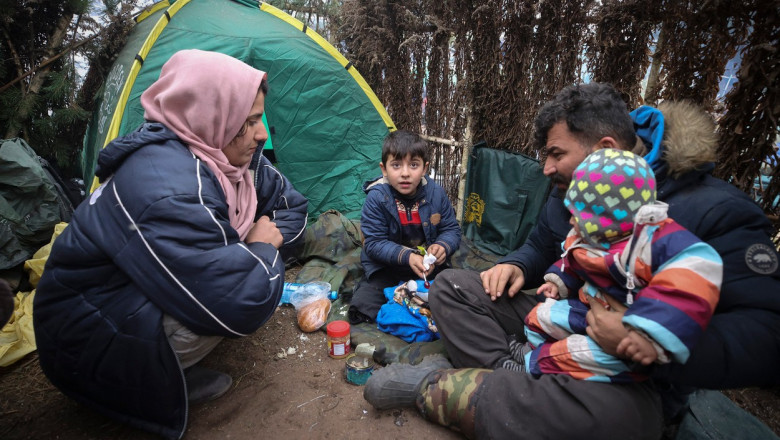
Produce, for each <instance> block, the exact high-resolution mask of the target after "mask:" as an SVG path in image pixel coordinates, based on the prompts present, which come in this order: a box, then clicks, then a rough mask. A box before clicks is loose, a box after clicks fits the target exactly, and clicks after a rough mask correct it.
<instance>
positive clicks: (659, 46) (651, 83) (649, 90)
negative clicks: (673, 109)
mask: <svg viewBox="0 0 780 440" xmlns="http://www.w3.org/2000/svg"><path fill="white" fill-rule="evenodd" d="M664 39H665V38H664V29H663V27H661V30H660V31H659V32H658V41H656V43H655V52H653V63H652V64H651V65H650V75H649V76H648V78H647V87H646V88H645V104H646V105H651V106H655V104H656V102H655V101H656V99H657V98H658V75H659V73H660V72H661V58H662V56H661V54H662V52H663V46H664Z"/></svg>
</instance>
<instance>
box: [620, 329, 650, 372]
mask: <svg viewBox="0 0 780 440" xmlns="http://www.w3.org/2000/svg"><path fill="white" fill-rule="evenodd" d="M617 353H618V355H619V356H622V357H624V358H627V359H631V360H632V361H634V362H639V363H640V364H642V365H650V364H651V363H653V362H655V360H656V359H657V358H658V353H657V352H656V351H655V347H653V344H652V343H651V342H650V341H649V340H648V339H647V338H646V337H644V336H642V335H641V334H639V333H638V332H635V331H633V330H629V332H628V336H626V337H625V338H623V340H622V341H620V344H618V346H617Z"/></svg>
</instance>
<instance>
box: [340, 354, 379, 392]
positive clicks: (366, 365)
mask: <svg viewBox="0 0 780 440" xmlns="http://www.w3.org/2000/svg"><path fill="white" fill-rule="evenodd" d="M345 364H346V365H345V367H344V372H345V375H346V378H347V382H349V383H351V384H354V385H365V384H366V381H367V380H368V378H369V377H371V373H373V372H374V366H375V365H376V364H375V363H374V360H373V359H369V358H366V357H363V356H358V355H356V354H355V353H352V354H350V355H349V356H347V360H346V362H345Z"/></svg>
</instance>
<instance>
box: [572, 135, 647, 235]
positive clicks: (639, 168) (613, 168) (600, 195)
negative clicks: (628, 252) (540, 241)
mask: <svg viewBox="0 0 780 440" xmlns="http://www.w3.org/2000/svg"><path fill="white" fill-rule="evenodd" d="M655 187H656V182H655V174H654V173H653V170H652V169H651V168H650V167H649V166H648V164H647V162H646V161H645V160H644V159H643V158H642V157H640V156H637V155H635V154H633V153H631V152H629V151H623V150H615V149H599V150H596V151H595V152H593V153H592V154H590V155H589V156H588V157H587V158H586V159H585V160H583V161H582V163H581V164H580V165H579V166H578V167H577V168H576V169H575V170H574V172H573V173H572V181H571V184H570V185H569V189H568V190H567V191H566V196H565V198H564V205H565V206H566V207H567V209H569V211H570V212H571V213H572V215H573V216H574V217H575V218H576V219H577V224H579V225H580V227H581V231H580V233H581V234H582V236H583V240H585V241H586V242H588V243H590V244H591V245H594V246H599V247H608V246H609V243H611V242H614V241H615V240H618V239H622V238H623V237H626V236H628V235H629V234H631V231H632V230H633V228H634V216H635V215H636V213H637V211H638V210H639V208H640V207H642V206H643V205H646V204H649V203H654V202H655V198H656V193H655Z"/></svg>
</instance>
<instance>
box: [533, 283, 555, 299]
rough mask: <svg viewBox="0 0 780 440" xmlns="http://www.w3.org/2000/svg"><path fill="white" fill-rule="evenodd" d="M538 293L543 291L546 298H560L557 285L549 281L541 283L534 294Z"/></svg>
mask: <svg viewBox="0 0 780 440" xmlns="http://www.w3.org/2000/svg"><path fill="white" fill-rule="evenodd" d="M540 293H543V294H544V296H545V297H547V298H552V299H561V296H560V295H559V294H558V285H557V284H555V283H553V282H551V281H548V282H546V283H544V284H542V285H541V286H539V288H538V289H536V294H537V295H538V294H540Z"/></svg>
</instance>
